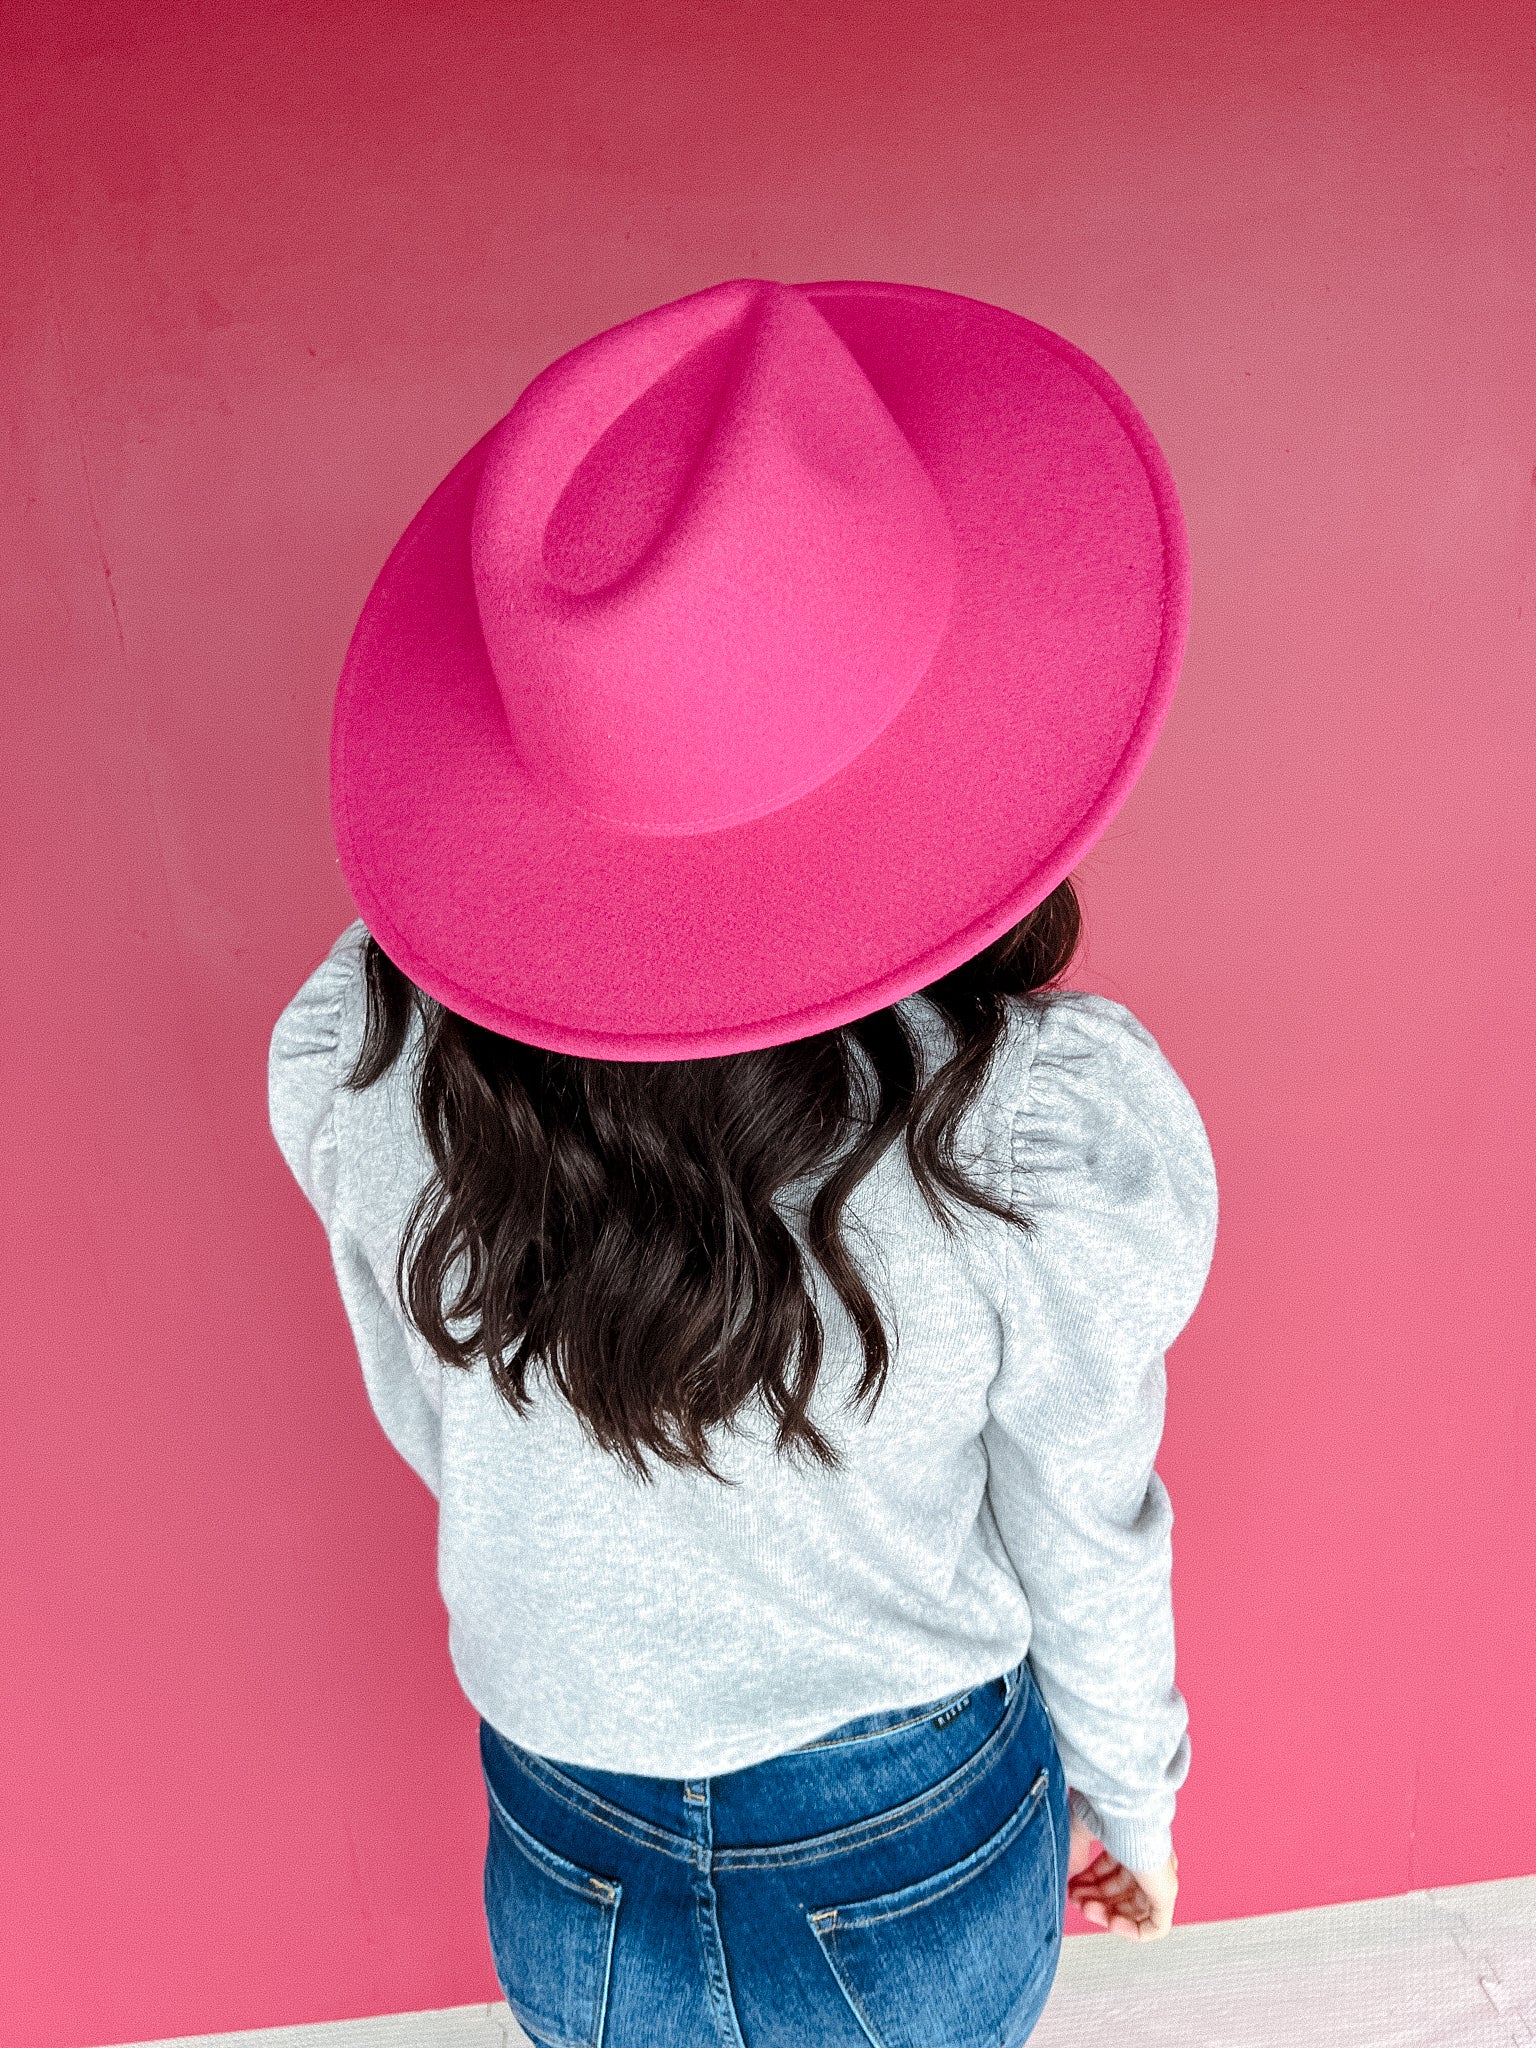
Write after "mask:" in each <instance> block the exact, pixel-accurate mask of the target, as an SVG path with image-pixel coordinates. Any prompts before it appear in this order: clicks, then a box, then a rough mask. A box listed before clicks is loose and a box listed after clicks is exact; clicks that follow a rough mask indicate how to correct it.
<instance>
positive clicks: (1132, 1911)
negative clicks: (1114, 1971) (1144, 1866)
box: [1067, 1813, 1179, 1941]
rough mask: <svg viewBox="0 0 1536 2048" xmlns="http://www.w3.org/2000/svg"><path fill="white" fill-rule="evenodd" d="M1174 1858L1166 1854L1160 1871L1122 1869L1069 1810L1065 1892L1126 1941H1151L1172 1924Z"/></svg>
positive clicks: (1175, 1882) (1087, 1915)
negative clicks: (1069, 1843) (1095, 1849)
mask: <svg viewBox="0 0 1536 2048" xmlns="http://www.w3.org/2000/svg"><path fill="white" fill-rule="evenodd" d="M1178 1869H1179V1859H1178V1857H1177V1856H1175V1855H1170V1856H1169V1858H1168V1861H1167V1862H1166V1863H1165V1864H1164V1865H1163V1867H1162V1869H1161V1870H1127V1869H1126V1867H1125V1865H1124V1864H1123V1863H1121V1862H1120V1861H1119V1860H1118V1859H1117V1858H1115V1857H1113V1856H1111V1855H1110V1853H1109V1851H1108V1850H1107V1849H1103V1848H1101V1849H1100V1851H1099V1853H1098V1855H1097V1856H1095V1855H1094V1853H1093V1837H1092V1835H1090V1834H1089V1832H1088V1830H1087V1828H1085V1827H1084V1826H1083V1823H1082V1822H1081V1821H1080V1820H1079V1819H1078V1817H1077V1815H1076V1814H1075V1813H1074V1814H1073V1816H1072V1849H1071V1854H1070V1855H1069V1857H1068V1859H1067V1897H1068V1898H1069V1899H1071V1901H1072V1903H1073V1904H1074V1905H1075V1906H1076V1907H1077V1908H1078V1910H1079V1912H1081V1913H1082V1915H1083V1917H1084V1919H1087V1920H1092V1921H1093V1922H1094V1924H1095V1926H1098V1927H1104V1928H1107V1929H1108V1930H1109V1932H1110V1933H1111V1934H1118V1935H1121V1936H1123V1937H1124V1938H1125V1939H1126V1940H1128V1941H1156V1940H1158V1939H1159V1938H1160V1937H1161V1936H1162V1935H1164V1934H1166V1933H1167V1932H1168V1929H1169V1928H1170V1927H1171V1926H1172V1925H1173V1901H1174V1897H1175V1895H1176V1894H1177V1892H1178V1889H1179V1878H1178Z"/></svg>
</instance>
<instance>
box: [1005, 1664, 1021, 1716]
mask: <svg viewBox="0 0 1536 2048" xmlns="http://www.w3.org/2000/svg"><path fill="white" fill-rule="evenodd" d="M1018 1679H1019V1670H1018V1666H1017V1665H1015V1666H1014V1668H1013V1670H1012V1671H1005V1672H1004V1673H1003V1705H1004V1706H1005V1707H1006V1706H1007V1704H1008V1702H1009V1701H1010V1700H1011V1699H1012V1698H1013V1688H1014V1687H1015V1685H1017V1683H1018Z"/></svg>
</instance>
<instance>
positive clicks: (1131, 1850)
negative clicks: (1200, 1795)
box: [1067, 1785, 1173, 1871]
mask: <svg viewBox="0 0 1536 2048" xmlns="http://www.w3.org/2000/svg"><path fill="white" fill-rule="evenodd" d="M1067 1804H1068V1805H1069V1806H1070V1807H1071V1809H1072V1812H1073V1815H1074V1816H1075V1818H1076V1819H1078V1820H1080V1821H1081V1822H1082V1824H1083V1826H1084V1827H1085V1828H1086V1829H1087V1830H1088V1832H1089V1834H1090V1835H1092V1837H1093V1839H1094V1840H1095V1841H1096V1842H1100V1843H1102V1844H1103V1846H1104V1847H1105V1848H1106V1849H1107V1850H1108V1851H1109V1853H1110V1855H1111V1856H1113V1857H1114V1859H1115V1861H1116V1862H1117V1863H1123V1864H1124V1866H1125V1868H1126V1869H1127V1870H1146V1871H1159V1870H1161V1869H1162V1868H1163V1865H1164V1864H1165V1863H1166V1862H1167V1861H1168V1858H1169V1857H1170V1856H1171V1855H1172V1853H1173V1830H1172V1829H1171V1828H1169V1827H1166V1826H1159V1825H1158V1824H1157V1823H1155V1822H1152V1821H1125V1820H1114V1819H1108V1820H1106V1819H1105V1818H1104V1817H1103V1815H1101V1814H1100V1813H1099V1811H1098V1809H1097V1808H1096V1807H1095V1806H1094V1804H1093V1801H1092V1800H1091V1799H1089V1798H1088V1797H1087V1796H1086V1795H1085V1794H1084V1793H1082V1792H1079V1791H1078V1789H1077V1787H1076V1786H1075V1785H1072V1786H1069V1787H1068V1788H1067Z"/></svg>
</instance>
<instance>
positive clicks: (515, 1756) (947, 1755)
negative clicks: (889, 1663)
mask: <svg viewBox="0 0 1536 2048" xmlns="http://www.w3.org/2000/svg"><path fill="white" fill-rule="evenodd" d="M480 1761H481V1768H482V1770H483V1772H484V1775H485V1782H486V1790H487V1793H488V1795H489V1800H490V1839H489V1844H488V1846H487V1849H486V1858H485V1911H486V1921H487V1925H488V1928H489V1931H490V1940H491V1953H492V1956H493V1957H494V1960H495V1964H496V1975H497V1978H498V1981H499V1982H500V1984H501V1988H502V1990H503V1992H504V1993H505V1995H506V1999H507V2003H508V2005H509V2006H510V2007H511V2009H512V2012H513V2015H514V2016H515V2018H516V2019H517V2021H518V2024H519V2025H520V2026H521V2027H522V2029H523V2031H524V2033H526V2034H527V2035H528V2036H529V2038H530V2039H531V2040H532V2041H534V2042H535V2043H537V2044H538V2048H870V2044H871V2043H874V2044H875V2048H1017V2044H1018V2043H1020V2042H1022V2041H1024V2040H1026V2039H1027V2038H1028V2036H1029V2034H1030V2033H1031V2031H1032V2030H1033V2028H1034V2025H1035V2022H1036V2021H1037V2020H1038V2019H1039V2017H1040V2014H1041V2012H1042V2010H1043V2009H1044V2006H1045V2002H1046V1999H1047V1997H1048V1996H1049V1994H1050V1990H1051V1985H1052V1984H1053V1982H1054V1981H1055V1976H1056V1962H1057V1958H1058V1956H1059V1955H1060V1953H1061V1934H1062V1925H1063V1921H1064V1917H1065V1911H1066V1885H1067V1852H1068V1845H1069V1840H1070V1828H1071V1822H1070V1815H1069V1812H1068V1807H1067V1786H1066V1777H1065V1773H1064V1771H1063V1769H1062V1764H1061V1758H1060V1756H1059V1755H1058V1753H1057V1749H1056V1738H1055V1734H1054V1732H1053V1730H1052V1727H1051V1722H1050V1717H1049V1715H1048V1714H1047V1712H1046V1708H1045V1703H1044V1701H1043V1700H1042V1699H1041V1697H1040V1693H1039V1690H1038V1688H1037V1687H1036V1685H1035V1682H1034V1677H1033V1675H1032V1673H1031V1672H1030V1669H1029V1661H1028V1659H1027V1658H1026V1659H1025V1660H1024V1661H1023V1662H1022V1663H1020V1664H1018V1665H1016V1666H1015V1667H1014V1669H1013V1670H1012V1671H1009V1672H1005V1673H1004V1674H1003V1676H1002V1677H1000V1678H994V1679H992V1680H990V1681H989V1682H988V1683H987V1684H985V1685H978V1686H973V1687H971V1688H970V1690H969V1691H966V1692H959V1693H951V1694H949V1695H948V1696H947V1697H946V1698H944V1699H942V1700H931V1701H929V1702H928V1704H927V1705H926V1706H919V1707H898V1708H895V1709H893V1710H892V1711H890V1712H887V1713H880V1714H866V1715H865V1716H863V1718H862V1719H860V1720H856V1721H849V1722H846V1723H845V1724H844V1725H843V1726H842V1727H841V1728H835V1729H833V1731H832V1732H831V1733H830V1734H828V1735H822V1736H818V1737H817V1738H816V1740H815V1741H813V1742H807V1743H804V1744H803V1745H802V1746H801V1747H800V1748H799V1749H793V1750H788V1751H786V1752H784V1753H783V1754H782V1755H780V1756H774V1757H769V1758H767V1759H766V1760H765V1761H764V1762H762V1763H757V1764H751V1765H749V1766H747V1768H745V1769H743V1770H736V1771H728V1772H726V1773H725V1775H724V1776H723V1777H718V1778H699V1779H687V1780H684V1779H677V1778H648V1777H637V1776H631V1775H628V1774H624V1773H620V1772H616V1771H593V1770H586V1769H584V1768H582V1769H578V1768H577V1767H576V1766H575V1765H572V1764H556V1763H552V1762H550V1761H549V1759H548V1758H545V1757H541V1756H536V1755H534V1754H533V1753H532V1752H531V1751H529V1750H525V1749H520V1748H519V1747H518V1746H517V1744H516V1743H514V1742H509V1741H508V1740H507V1738H506V1737H505V1736H504V1735H502V1734H500V1733H499V1732H498V1731H497V1730H496V1729H494V1728H493V1727H491V1726H490V1724H489V1723H488V1722H486V1721H484V1720H482V1721H481V1723H480Z"/></svg>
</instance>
